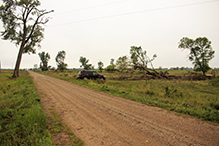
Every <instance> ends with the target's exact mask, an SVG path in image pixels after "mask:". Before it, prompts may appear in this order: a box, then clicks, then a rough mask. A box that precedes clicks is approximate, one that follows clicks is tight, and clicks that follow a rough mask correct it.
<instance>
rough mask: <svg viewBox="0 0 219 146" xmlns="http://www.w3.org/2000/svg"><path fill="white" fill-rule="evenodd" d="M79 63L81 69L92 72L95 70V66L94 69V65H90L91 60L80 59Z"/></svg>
mask: <svg viewBox="0 0 219 146" xmlns="http://www.w3.org/2000/svg"><path fill="white" fill-rule="evenodd" d="M79 62H80V63H81V66H80V67H83V68H84V70H90V69H92V68H94V66H93V67H92V64H88V62H89V59H86V57H80V59H79Z"/></svg>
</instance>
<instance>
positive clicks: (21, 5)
mask: <svg viewBox="0 0 219 146" xmlns="http://www.w3.org/2000/svg"><path fill="white" fill-rule="evenodd" d="M39 6H40V2H39V0H3V4H2V5H1V6H0V19H1V20H2V22H3V27H4V31H2V32H1V36H3V40H10V41H11V42H14V43H15V44H16V46H19V47H20V49H19V52H18V56H17V61H16V65H15V69H14V74H13V77H14V78H17V77H19V68H20V63H21V59H22V54H24V53H28V54H30V53H35V52H36V51H35V50H36V49H35V47H40V42H41V41H42V39H43V31H44V29H43V27H42V25H44V24H46V23H47V22H48V21H49V19H48V18H45V17H44V15H46V14H48V13H50V12H53V11H46V10H39V9H38V8H37V7H39Z"/></svg>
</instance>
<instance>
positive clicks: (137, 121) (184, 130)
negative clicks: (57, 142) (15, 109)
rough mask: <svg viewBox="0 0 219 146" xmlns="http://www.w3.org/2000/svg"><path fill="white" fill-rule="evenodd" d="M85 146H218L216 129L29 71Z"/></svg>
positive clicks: (218, 137)
mask: <svg viewBox="0 0 219 146" xmlns="http://www.w3.org/2000/svg"><path fill="white" fill-rule="evenodd" d="M30 74H31V76H32V77H33V78H34V80H36V81H37V82H36V86H37V88H39V89H40V90H41V91H42V92H44V93H45V94H46V98H47V101H48V104H51V106H53V107H54V108H55V110H56V111H57V112H58V113H59V114H60V115H61V117H62V118H63V121H64V123H65V124H67V125H68V126H69V127H70V129H71V130H72V131H73V132H74V133H75V134H76V135H77V136H78V137H79V138H81V139H82V140H83V141H84V142H85V144H86V145H90V146H95V145H113V146H114V145H136V146H140V145H152V146H153V145H213V146H214V145H215V146H218V145H219V126H214V125H211V124H209V123H205V122H202V121H197V120H195V119H194V118H183V117H178V116H176V115H174V114H173V113H167V111H166V110H162V109H160V108H157V107H150V106H147V105H143V104H140V103H137V102H134V101H130V100H126V99H123V98H119V97H115V96H111V95H107V94H104V93H100V92H97V91H94V90H91V89H87V88H84V87H81V86H79V85H76V84H73V83H69V82H66V81H63V80H60V79H56V78H52V77H48V76H44V75H40V74H37V73H34V72H30Z"/></svg>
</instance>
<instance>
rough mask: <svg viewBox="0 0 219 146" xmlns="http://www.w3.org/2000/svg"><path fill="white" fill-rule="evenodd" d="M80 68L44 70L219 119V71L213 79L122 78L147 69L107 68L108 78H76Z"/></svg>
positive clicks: (114, 92) (107, 90)
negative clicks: (61, 70)
mask: <svg viewBox="0 0 219 146" xmlns="http://www.w3.org/2000/svg"><path fill="white" fill-rule="evenodd" d="M78 72H79V71H74V70H69V71H64V72H56V71H47V72H40V73H42V74H45V75H49V76H53V77H57V78H60V79H63V80H66V81H69V82H72V83H76V84H79V85H82V86H85V87H88V88H92V89H94V90H98V91H101V92H105V93H108V94H111V95H116V96H119V97H123V98H127V99H130V100H134V101H137V102H140V103H143V104H147V105H151V106H157V107H161V108H164V109H168V110H170V111H175V112H178V113H183V114H188V115H191V116H194V117H197V118H199V119H201V120H205V121H211V122H214V123H219V77H218V76H219V72H218V71H216V78H214V79H212V80H201V81H193V80H159V79H155V80H122V78H124V77H126V79H128V78H131V76H143V75H144V73H141V72H140V71H135V72H134V73H132V75H131V74H130V71H125V72H123V73H119V72H106V71H103V72H102V73H100V74H104V75H106V77H107V80H106V81H101V80H80V79H76V77H77V74H78ZM169 73H170V74H171V75H181V76H186V75H191V71H187V70H182V71H181V70H174V71H169Z"/></svg>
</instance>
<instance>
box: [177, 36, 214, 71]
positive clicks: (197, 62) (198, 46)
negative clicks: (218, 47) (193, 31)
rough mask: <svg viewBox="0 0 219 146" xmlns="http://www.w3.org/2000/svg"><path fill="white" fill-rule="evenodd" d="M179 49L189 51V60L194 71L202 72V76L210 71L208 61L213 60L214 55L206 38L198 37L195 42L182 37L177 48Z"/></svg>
mask: <svg viewBox="0 0 219 146" xmlns="http://www.w3.org/2000/svg"><path fill="white" fill-rule="evenodd" d="M178 47H179V48H180V49H189V50H190V53H189V60H190V61H192V64H194V70H195V71H202V73H203V75H205V73H206V72H207V71H208V70H210V69H211V68H210V67H209V61H210V60H211V59H212V58H214V53H215V51H213V49H212V47H211V41H209V40H208V39H207V38H206V37H199V38H196V39H195V40H193V39H190V38H187V37H183V38H182V39H181V40H180V42H179V46H178Z"/></svg>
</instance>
